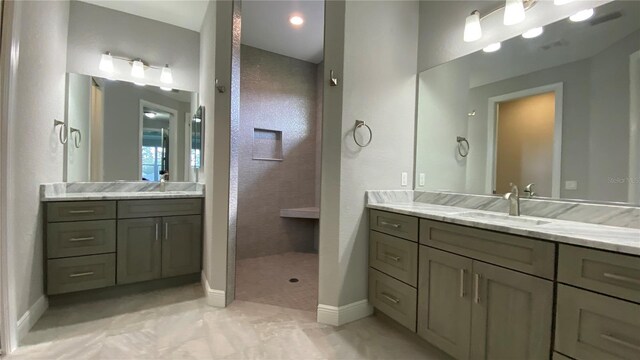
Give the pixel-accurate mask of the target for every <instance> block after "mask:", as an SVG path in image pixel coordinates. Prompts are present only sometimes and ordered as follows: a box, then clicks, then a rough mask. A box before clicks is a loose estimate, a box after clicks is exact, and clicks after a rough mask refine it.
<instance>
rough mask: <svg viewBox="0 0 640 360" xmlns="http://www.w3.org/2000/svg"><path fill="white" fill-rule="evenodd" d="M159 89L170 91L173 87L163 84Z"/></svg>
mask: <svg viewBox="0 0 640 360" xmlns="http://www.w3.org/2000/svg"><path fill="white" fill-rule="evenodd" d="M160 90H164V91H172V90H173V89H172V88H170V87H164V86H160Z"/></svg>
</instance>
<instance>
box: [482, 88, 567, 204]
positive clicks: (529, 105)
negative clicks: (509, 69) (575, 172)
mask: <svg viewBox="0 0 640 360" xmlns="http://www.w3.org/2000/svg"><path fill="white" fill-rule="evenodd" d="M488 113H489V116H488V121H489V124H488V129H489V133H488V141H487V144H488V146H487V149H488V154H487V182H486V183H487V187H488V188H487V192H488V193H493V194H504V193H507V192H509V191H510V190H511V186H510V184H511V183H513V184H514V185H517V186H518V187H519V188H523V187H525V186H526V185H527V184H530V183H533V184H535V194H536V195H537V196H542V197H559V196H560V162H561V151H562V84H561V83H559V84H553V85H548V86H542V87H538V88H533V89H527V90H523V91H518V92H515V93H510V94H505V95H501V96H497V97H492V98H490V99H489V112H488Z"/></svg>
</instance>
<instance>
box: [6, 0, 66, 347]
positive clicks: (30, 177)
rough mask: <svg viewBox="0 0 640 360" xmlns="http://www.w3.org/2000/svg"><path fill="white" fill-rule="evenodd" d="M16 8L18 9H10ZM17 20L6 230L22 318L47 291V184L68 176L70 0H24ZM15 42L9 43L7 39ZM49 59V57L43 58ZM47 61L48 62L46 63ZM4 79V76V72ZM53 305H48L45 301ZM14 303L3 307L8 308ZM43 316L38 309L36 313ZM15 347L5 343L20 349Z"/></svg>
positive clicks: (9, 15) (11, 32)
mask: <svg viewBox="0 0 640 360" xmlns="http://www.w3.org/2000/svg"><path fill="white" fill-rule="evenodd" d="M6 6H7V4H6V3H5V9H10V8H11V7H8V8H7V7H6ZM12 6H13V12H6V13H5V14H3V20H4V21H8V20H9V19H12V20H13V26H12V27H11V28H8V27H7V28H5V29H4V30H7V31H8V33H7V34H5V33H3V37H4V36H11V37H12V40H13V45H14V46H19V49H20V51H19V52H15V53H13V54H14V55H15V56H12V57H11V59H10V61H9V62H8V66H9V67H10V68H11V72H5V74H8V76H9V78H8V79H3V81H7V82H8V83H9V84H10V87H9V89H8V93H7V94H3V95H6V96H8V98H7V99H8V100H7V103H5V104H4V105H6V106H7V108H6V109H3V111H7V113H6V114H7V117H6V119H7V125H8V128H7V130H8V133H7V139H8V144H7V145H8V146H7V153H6V154H3V157H4V156H6V160H7V170H8V171H7V174H6V176H7V184H6V193H4V194H3V195H7V194H9V195H10V196H9V197H7V199H6V206H7V210H8V211H7V213H6V223H5V222H4V221H3V225H6V229H5V230H4V231H6V233H5V235H6V236H7V239H8V249H7V251H8V253H7V260H8V271H9V273H8V274H7V277H8V281H9V284H8V286H9V296H10V297H12V305H15V309H14V310H15V311H16V314H17V318H16V319H12V318H9V319H3V321H11V322H13V321H16V320H17V319H19V318H20V317H22V316H23V315H24V314H25V312H26V311H27V310H29V308H30V307H31V306H33V305H34V303H36V301H38V300H39V299H42V301H43V302H44V299H43V298H42V297H43V296H44V295H43V281H44V280H43V266H42V264H43V240H42V238H43V226H42V205H41V204H40V196H39V188H40V184H41V183H48V182H59V181H62V173H63V169H62V168H63V148H64V147H63V145H62V144H60V142H59V141H58V133H57V129H54V127H53V119H63V118H64V116H65V77H66V73H65V68H66V47H67V27H68V16H69V3H68V2H66V1H42V2H41V1H16V2H13V4H12ZM3 45H7V44H3ZM43 59H46V61H45V62H44V63H43V61H44V60H43ZM44 64H46V66H44ZM3 76H4V75H3ZM45 303H46V302H45ZM7 305H8V304H3V306H7ZM33 316H34V317H35V318H37V316H38V314H33ZM12 345H15V344H3V347H5V346H12Z"/></svg>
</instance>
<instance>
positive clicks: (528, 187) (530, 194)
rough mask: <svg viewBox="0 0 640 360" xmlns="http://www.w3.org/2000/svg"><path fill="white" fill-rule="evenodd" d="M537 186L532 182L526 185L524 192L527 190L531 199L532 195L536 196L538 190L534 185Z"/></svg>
mask: <svg viewBox="0 0 640 360" xmlns="http://www.w3.org/2000/svg"><path fill="white" fill-rule="evenodd" d="M535 186H536V184H534V183H531V184H529V185H527V186H525V187H524V192H526V193H527V194H528V195H527V197H528V198H529V199H531V198H532V197H534V196H535V195H536V191H535V190H534V187H535Z"/></svg>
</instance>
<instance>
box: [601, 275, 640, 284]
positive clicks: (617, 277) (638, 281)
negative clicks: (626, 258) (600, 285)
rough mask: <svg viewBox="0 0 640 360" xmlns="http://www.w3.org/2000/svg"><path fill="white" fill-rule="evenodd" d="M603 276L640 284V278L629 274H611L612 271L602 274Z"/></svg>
mask: <svg viewBox="0 0 640 360" xmlns="http://www.w3.org/2000/svg"><path fill="white" fill-rule="evenodd" d="M602 276H604V277H606V278H607V279H611V280H618V281H623V282H626V283H631V284H635V285H640V280H638V279H634V278H630V277H628V276H623V275H617V274H611V273H604V274H602Z"/></svg>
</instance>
